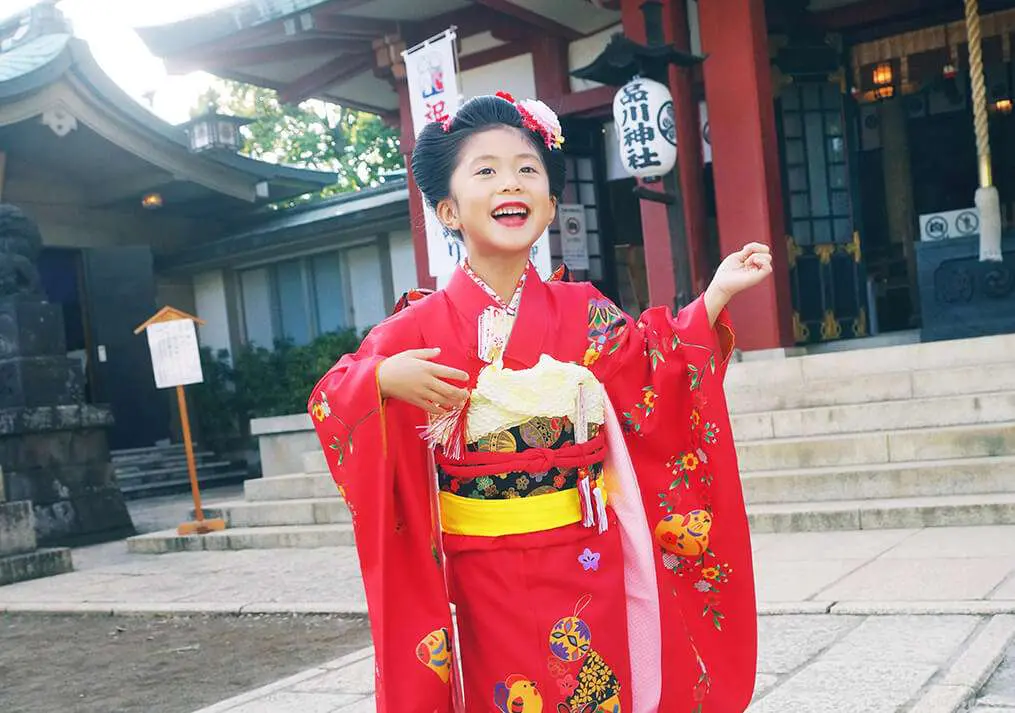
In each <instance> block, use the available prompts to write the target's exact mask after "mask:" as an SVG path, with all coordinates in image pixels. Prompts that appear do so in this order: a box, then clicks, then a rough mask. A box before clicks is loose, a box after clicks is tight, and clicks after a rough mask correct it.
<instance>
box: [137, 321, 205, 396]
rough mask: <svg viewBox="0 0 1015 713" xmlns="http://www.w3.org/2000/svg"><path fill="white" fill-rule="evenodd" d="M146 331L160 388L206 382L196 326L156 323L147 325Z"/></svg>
mask: <svg viewBox="0 0 1015 713" xmlns="http://www.w3.org/2000/svg"><path fill="white" fill-rule="evenodd" d="M145 331H146V332H147V333H148V348H149V349H150V350H151V353H152V369H153V371H154V372H155V386H156V387H157V388H160V389H170V388H173V387H175V386H186V385H187V384H200V383H201V382H203V381H204V374H203V372H202V371H201V349H200V347H199V346H198V343H197V329H196V328H195V326H194V322H192V321H191V320H189V319H174V320H172V321H170V322H156V323H154V324H150V325H148V328H147V329H146V330H145Z"/></svg>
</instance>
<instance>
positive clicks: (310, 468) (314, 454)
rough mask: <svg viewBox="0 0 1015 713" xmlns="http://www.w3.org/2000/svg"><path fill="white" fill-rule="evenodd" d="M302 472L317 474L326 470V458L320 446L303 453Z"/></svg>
mask: <svg viewBox="0 0 1015 713" xmlns="http://www.w3.org/2000/svg"><path fill="white" fill-rule="evenodd" d="M303 472H304V473H307V474H319V473H327V472H328V459H327V457H326V456H325V455H324V451H323V450H322V449H321V448H320V444H318V448H317V449H316V450H310V451H307V452H306V453H304V454H303Z"/></svg>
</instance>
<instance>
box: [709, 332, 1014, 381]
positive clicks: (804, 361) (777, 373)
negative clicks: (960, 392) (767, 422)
mask: <svg viewBox="0 0 1015 713" xmlns="http://www.w3.org/2000/svg"><path fill="white" fill-rule="evenodd" d="M748 358H749V360H748V361H743V362H740V363H737V364H731V365H730V368H729V372H728V374H727V377H726V385H727V388H729V389H734V388H739V387H753V386H757V385H758V384H770V385H771V386H772V387H773V388H781V387H783V386H789V387H791V388H792V387H793V386H794V385H799V384H801V383H803V382H810V383H813V382H829V381H833V380H839V381H846V380H850V379H855V378H857V377H865V376H868V375H870V374H884V373H888V372H906V371H931V370H947V369H959V368H964V367H971V366H979V365H995V364H1005V363H1011V362H1013V361H1015V334H1002V335H997V336H993V337H981V338H978V339H956V340H952V341H947V342H932V343H927V344H905V345H900V346H893V347H881V348H877V349H856V350H851V351H843V352H835V353H829V354H814V355H810V356H796V357H789V358H778V359H767V358H754V357H748Z"/></svg>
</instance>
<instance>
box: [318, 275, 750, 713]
mask: <svg viewBox="0 0 1015 713" xmlns="http://www.w3.org/2000/svg"><path fill="white" fill-rule="evenodd" d="M522 290H523V291H522V294H521V302H520V308H519V311H518V314H517V317H516V320H515V322H514V326H513V328H512V331H511V336H510V339H509V341H508V343H507V347H506V352H505V353H504V355H503V366H504V369H506V370H514V371H522V370H529V369H531V368H533V367H535V366H536V365H537V362H540V360H541V357H544V355H546V356H549V357H552V358H553V359H554V360H556V361H557V362H564V363H569V364H578V365H583V366H585V367H588V368H589V369H591V371H592V373H593V374H594V375H595V377H596V378H597V379H598V381H599V382H601V383H602V385H603V386H604V387H605V394H606V404H607V406H606V422H605V423H604V424H603V425H602V426H601V427H596V426H592V427H588V435H587V437H585V436H581V437H579V436H578V435H577V434H578V433H584V431H585V429H586V425H584V424H580V423H579V424H576V423H573V422H572V420H569V419H568V418H543V417H541V418H533V419H532V420H531V421H527V422H525V423H522V424H521V425H519V426H517V427H514V428H511V429H505V430H504V431H503V432H498V433H495V434H492V435H491V436H488V437H485V438H481V439H479V440H478V441H476V442H474V443H469V444H468V447H467V449H466V452H464V454H463V455H462V456H461V457H460V458H452V457H450V456H449V455H448V454H447V453H445V452H444V449H442V448H441V447H437V448H436V450H435V451H431V450H430V449H429V448H428V447H427V444H426V442H424V440H423V439H422V438H421V437H420V432H421V431H422V430H423V429H424V428H425V427H426V426H427V424H428V420H427V416H426V414H425V413H423V412H422V411H421V410H420V409H417V408H414V407H412V406H409V405H408V404H405V403H402V402H397V401H383V400H382V399H381V398H380V393H379V389H378V384H377V376H376V374H377V368H378V366H379V365H380V363H381V362H382V361H383V359H384V358H385V357H387V356H391V355H393V354H396V353H398V352H401V351H404V350H407V349H417V348H422V347H440V348H441V350H442V351H441V357H440V362H441V363H444V364H447V365H449V366H452V367H455V368H459V369H462V370H463V371H466V372H467V373H469V375H470V378H471V383H470V384H469V386H470V388H473V387H475V386H476V383H477V378H478V376H479V374H480V372H481V371H482V370H483V368H484V367H485V366H486V364H485V362H483V361H482V360H481V359H480V358H479V352H478V337H477V321H478V320H479V316H480V315H481V314H482V313H483V312H484V310H486V309H488V308H489V307H491V306H492V305H495V304H496V299H495V298H494V297H493V296H491V295H490V294H489V292H488V291H487V290H484V289H483V287H482V286H481V285H479V284H477V282H476V281H475V280H474V279H472V278H471V277H469V276H468V275H467V274H466V273H465V272H464V271H463V270H458V272H456V274H455V276H454V277H453V278H452V280H451V282H450V284H449V285H448V286H447V288H446V289H444V290H442V291H440V292H437V293H435V294H432V295H429V296H427V297H425V298H423V299H420V300H418V301H415V302H413V303H412V304H411V305H408V306H406V307H405V308H404V309H402V310H401V311H399V312H398V313H396V314H395V315H394V316H392V317H390V318H389V319H387V320H386V321H384V322H383V323H382V324H380V325H378V326H377V327H376V328H375V329H374V330H373V331H372V332H371V333H370V335H369V336H368V337H367V339H366V340H365V341H364V343H363V345H362V347H361V348H360V350H359V351H358V352H357V353H356V354H355V355H349V356H346V357H343V358H342V359H341V360H340V361H339V362H338V364H336V366H335V367H334V368H333V369H332V370H331V371H329V372H328V374H326V375H325V376H324V378H323V379H322V380H321V382H320V383H319V384H318V385H317V387H316V388H315V389H314V392H313V394H312V396H311V399H310V412H311V415H312V417H313V419H314V423H315V426H316V427H317V431H318V434H319V436H320V439H321V443H322V445H323V446H324V449H325V453H326V454H327V457H328V462H329V465H330V467H331V471H332V474H333V476H334V478H335V481H336V483H337V484H338V486H339V489H340V490H341V492H342V493H343V496H344V497H345V499H346V501H347V503H348V505H349V507H350V509H351V511H352V514H353V523H354V527H355V532H356V544H357V547H358V550H359V556H360V563H361V567H362V572H363V578H364V583H365V586H366V592H367V602H368V607H369V611H370V619H371V625H372V630H373V640H374V646H375V650H376V662H377V710H378V711H381V712H382V713H417V712H418V713H451V712H452V711H456V712H458V713H460V712H461V711H463V710H465V711H468V713H473V712H476V713H478V712H481V711H482V712H484V713H485V712H487V711H490V712H491V713H497V712H498V711H501V712H502V713H541V711H548V712H550V713H598V712H599V711H603V712H605V713H620V712H621V711H623V712H625V713H632V712H633V713H653V712H655V711H659V712H660V713H670V712H672V713H685V712H686V713H692V712H701V711H716V712H718V713H736V712H738V711H743V710H744V709H746V707H747V705H748V703H749V701H750V698H751V694H752V691H753V687H754V677H755V660H756V610H755V601H754V579H753V573H752V563H751V548H750V538H749V533H748V527H747V517H746V513H745V509H744V503H743V496H742V493H741V487H740V479H739V474H738V470H737V462H736V455H735V452H734V448H733V441H732V436H731V433H730V424H729V418H728V415H727V409H726V403H725V398H724V394H723V387H722V381H723V375H724V373H725V370H726V366H727V361H728V358H729V355H730V352H731V350H732V347H733V332H732V329H731V327H730V324H729V321H728V317H727V316H726V314H725V313H723V314H722V315H721V316H720V318H719V320H718V321H717V324H716V327H715V328H714V329H713V328H712V327H711V326H710V325H709V321H708V316H707V313H706V309H705V305H704V302H703V300H701V299H699V300H698V301H696V302H694V303H693V304H691V305H689V306H688V307H686V308H685V309H683V310H681V311H680V313H679V314H678V315H677V316H676V318H674V317H673V316H672V315H671V313H670V311H669V310H668V309H666V308H653V309H650V310H648V311H647V312H645V313H644V314H643V315H642V316H641V318H640V319H638V320H637V321H634V320H633V319H631V318H630V317H627V316H626V315H624V314H623V313H622V312H621V311H620V310H619V309H618V308H617V307H616V306H614V305H613V304H612V303H611V302H610V301H609V300H607V299H606V298H604V297H603V296H602V295H601V294H600V293H599V292H598V291H597V290H596V289H595V288H594V287H592V286H591V285H589V284H585V283H581V284H573V283H565V282H548V283H544V282H543V281H542V280H541V279H540V278H539V276H538V274H536V272H535V270H534V269H532V268H531V267H530V268H529V271H528V273H527V277H526V280H525V282H524V286H523V288H522ZM611 404H612V406H611ZM578 420H579V421H580V418H579V419H578ZM590 488H591V490H590ZM597 490H601V491H605V492H604V495H605V497H603V498H600V499H598V500H597V499H596V498H591V497H590V493H592V494H594V493H596V491H597ZM589 503H592V505H591V506H588V504H589ZM597 506H598V507H597ZM452 608H453V609H454V621H453V617H452ZM463 701H464V704H463Z"/></svg>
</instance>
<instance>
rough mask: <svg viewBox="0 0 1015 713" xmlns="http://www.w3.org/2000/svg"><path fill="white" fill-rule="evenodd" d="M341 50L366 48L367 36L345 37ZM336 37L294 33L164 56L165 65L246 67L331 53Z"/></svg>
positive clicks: (176, 68) (175, 68) (181, 69)
mask: <svg viewBox="0 0 1015 713" xmlns="http://www.w3.org/2000/svg"><path fill="white" fill-rule="evenodd" d="M342 49H343V50H353V51H365V50H368V49H370V42H369V41H368V40H359V41H346V42H343V43H342ZM334 52H335V40H334V38H331V37H305V36H302V35H297V36H296V37H293V38H288V39H286V40H284V41H282V42H275V43H272V44H267V45H257V46H253V47H242V48H238V49H234V50H225V51H222V52H219V53H215V52H208V53H205V54H204V55H203V56H187V57H180V58H175V59H170V60H167V62H166V68H167V69H168V70H169V71H170V72H171V73H180V74H185V73H187V72H193V71H196V70H204V71H207V72H214V71H215V70H217V69H225V68H229V67H249V66H251V65H258V64H269V63H272V62H288V61H291V60H294V59H299V58H301V57H312V56H314V55H317V54H327V53H330V54H333V53H334Z"/></svg>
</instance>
